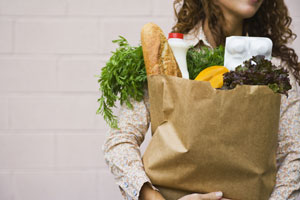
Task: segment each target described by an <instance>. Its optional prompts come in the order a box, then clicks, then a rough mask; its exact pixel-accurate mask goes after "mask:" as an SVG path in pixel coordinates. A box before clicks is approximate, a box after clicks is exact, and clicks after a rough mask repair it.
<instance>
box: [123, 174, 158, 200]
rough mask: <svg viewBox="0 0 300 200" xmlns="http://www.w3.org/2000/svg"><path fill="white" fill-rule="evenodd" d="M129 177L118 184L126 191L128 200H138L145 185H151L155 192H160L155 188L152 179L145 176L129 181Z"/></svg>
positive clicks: (131, 178) (132, 178)
mask: <svg viewBox="0 0 300 200" xmlns="http://www.w3.org/2000/svg"><path fill="white" fill-rule="evenodd" d="M127 178H128V177H123V178H122V179H120V180H119V181H117V184H118V185H119V187H120V189H122V190H124V191H125V193H126V195H127V196H128V197H129V198H128V199H130V198H131V199H132V200H138V199H139V196H140V192H141V189H142V187H143V185H144V184H145V183H147V182H148V183H150V186H151V187H152V189H153V190H156V191H158V192H159V190H158V189H157V188H156V187H155V186H153V184H152V183H151V181H150V179H149V178H148V177H147V176H146V175H145V176H142V177H130V179H127Z"/></svg>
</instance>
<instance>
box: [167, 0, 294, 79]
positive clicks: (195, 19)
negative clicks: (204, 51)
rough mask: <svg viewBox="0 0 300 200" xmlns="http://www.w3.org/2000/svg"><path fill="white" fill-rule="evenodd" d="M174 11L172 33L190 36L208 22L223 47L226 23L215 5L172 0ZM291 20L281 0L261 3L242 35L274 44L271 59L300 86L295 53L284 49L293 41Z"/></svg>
mask: <svg viewBox="0 0 300 200" xmlns="http://www.w3.org/2000/svg"><path fill="white" fill-rule="evenodd" d="M174 11H175V16H176V19H177V22H176V24H175V26H174V27H173V28H172V31H173V32H179V33H184V34H186V33H189V32H190V31H191V30H193V29H194V28H195V27H197V26H198V25H199V24H201V23H199V22H204V20H207V22H208V26H209V29H210V31H211V33H212V36H213V38H214V40H215V42H216V44H217V46H219V45H224V44H225V38H226V36H227V34H226V32H225V30H224V28H223V25H222V24H224V23H226V21H225V19H224V15H223V13H222V11H221V8H220V7H219V6H218V5H217V4H215V3H214V1H207V0H175V1H174ZM291 22H292V18H291V17H290V16H289V13H288V9H287V7H286V5H285V3H284V0H275V1H274V0H264V1H263V3H262V5H261V7H260V8H259V10H258V11H257V12H256V14H255V15H254V16H253V17H251V18H249V19H245V20H244V24H243V35H246V33H248V35H249V36H259V37H268V38H270V39H271V40H272V41H273V51H272V56H273V57H279V58H280V59H281V60H282V61H283V62H284V63H285V64H287V66H288V68H289V70H291V72H292V73H293V75H294V76H295V78H296V80H297V82H298V83H299V85H300V63H298V56H297V54H296V52H295V50H294V49H292V48H290V47H288V46H287V44H288V43H289V42H292V41H293V40H295V39H296V37H297V35H296V34H295V33H293V32H292V30H291V29H290V25H291Z"/></svg>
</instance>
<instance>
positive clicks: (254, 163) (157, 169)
mask: <svg viewBox="0 0 300 200" xmlns="http://www.w3.org/2000/svg"><path fill="white" fill-rule="evenodd" d="M148 89H149V96H150V115H151V127H152V135H153V137H152V139H151V141H150V143H149V146H148V147H147V149H146V151H145V153H144V155H143V163H144V167H145V170H146V173H147V175H148V176H149V178H150V179H151V181H152V183H153V184H154V185H155V186H156V187H158V188H159V189H160V191H161V193H162V195H163V196H164V197H165V198H166V199H167V200H177V199H178V198H180V197H182V196H184V195H186V194H190V193H194V192H198V193H208V192H215V191H222V192H223V193H224V196H225V197H226V198H230V199H233V200H267V199H269V197H270V195H271V193H272V190H273V187H274V185H275V178H276V149H277V134H278V124H279V110H280V95H279V94H275V93H273V91H272V90H271V89H269V88H268V87H267V86H249V85H244V86H237V87H236V88H235V89H233V90H216V89H214V88H212V87H211V86H210V83H209V82H204V81H194V80H187V79H182V78H178V77H173V76H165V75H152V76H148Z"/></svg>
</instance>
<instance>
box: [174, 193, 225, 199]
mask: <svg viewBox="0 0 300 200" xmlns="http://www.w3.org/2000/svg"><path fill="white" fill-rule="evenodd" d="M222 197H223V193H222V192H211V193H207V194H197V193H194V194H189V195H186V196H183V197H181V198H180V199H178V200H229V199H225V198H222Z"/></svg>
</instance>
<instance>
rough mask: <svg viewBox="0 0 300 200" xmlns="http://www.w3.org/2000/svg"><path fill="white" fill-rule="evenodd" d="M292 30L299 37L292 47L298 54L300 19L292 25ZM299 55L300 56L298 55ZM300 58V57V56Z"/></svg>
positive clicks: (299, 50) (299, 46)
mask: <svg viewBox="0 0 300 200" xmlns="http://www.w3.org/2000/svg"><path fill="white" fill-rule="evenodd" d="M292 30H293V31H294V32H295V33H296V34H297V35H298V37H297V39H296V40H295V41H294V42H293V43H292V45H291V46H292V47H293V48H294V49H295V51H296V52H300V18H296V19H295V20H294V21H293V24H292ZM298 55H299V54H298ZM299 56H300V55H299Z"/></svg>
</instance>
